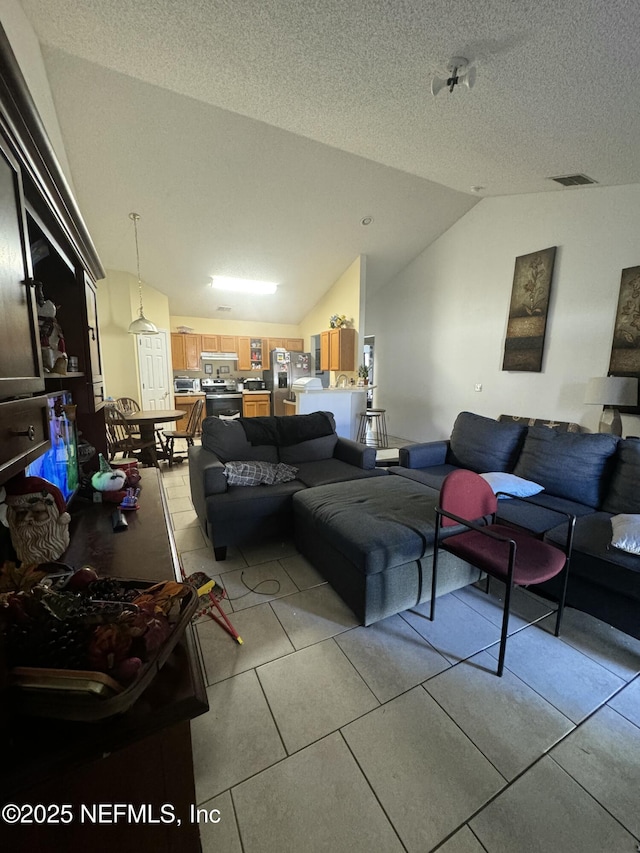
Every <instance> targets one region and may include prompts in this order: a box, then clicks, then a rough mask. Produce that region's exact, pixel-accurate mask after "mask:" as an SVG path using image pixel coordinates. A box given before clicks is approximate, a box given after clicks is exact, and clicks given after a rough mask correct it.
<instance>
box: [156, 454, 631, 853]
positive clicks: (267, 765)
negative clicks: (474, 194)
mask: <svg viewBox="0 0 640 853" xmlns="http://www.w3.org/2000/svg"><path fill="white" fill-rule="evenodd" d="M163 480H164V484H165V487H166V490H167V495H168V503H169V508H170V512H171V513H172V519H173V525H174V529H175V533H176V540H177V543H178V549H179V551H180V553H181V558H182V561H183V565H184V567H185V569H186V571H187V572H193V571H198V570H199V571H204V572H206V573H207V574H209V575H210V576H211V577H214V578H215V579H216V580H217V582H218V583H220V584H222V585H223V586H224V587H225V589H226V590H227V593H228V595H229V599H230V601H229V602H228V603H226V605H225V607H226V609H227V612H228V613H229V616H230V619H231V621H232V622H233V624H234V626H235V627H236V629H237V630H238V631H239V633H240V635H241V636H242V638H243V640H244V644H243V645H242V646H240V645H238V644H237V643H235V642H234V641H233V640H232V638H231V637H230V636H229V635H228V634H227V633H226V632H225V631H224V630H223V629H222V628H220V627H219V626H218V625H217V624H215V623H213V622H212V621H211V620H209V619H206V618H205V619H203V620H200V621H199V622H198V624H197V626H196V631H197V635H198V638H199V643H200V648H201V651H202V657H203V663H204V668H205V673H206V679H207V684H208V685H209V686H208V694H209V704H210V710H209V712H208V713H207V714H205V715H203V716H201V717H198V718H197V719H195V720H193V722H192V736H193V752H194V765H195V775H196V791H197V799H198V805H200V806H202V807H206V808H207V809H215V808H217V809H219V811H220V817H221V819H220V822H219V823H217V824H208V825H204V826H202V827H201V837H202V844H203V850H204V853H214V852H215V853H300V851H302V850H304V851H310V853H315V851H318V853H319V851H331V853H360V851H362V853H364V852H365V851H367V853H370V852H371V851H373V853H396V851H398V853H401V851H408V853H428V851H432V850H439V851H441V853H482V851H485V853H523V851H527V853H529V851H540V853H555V851H560V850H562V851H568V853H573V851H575V853H605V851H606V853H609V851H615V853H635V851H637V850H638V849H640V846H639V844H640V817H639V815H640V810H639V809H638V802H639V800H638V790H640V677H639V672H640V642H639V641H636V640H634V639H632V638H630V637H628V636H626V635H624V634H622V633H620V632H618V631H615V630H614V629H612V628H610V627H608V626H606V625H604V624H603V623H601V622H598V621H597V620H595V619H593V618H591V617H589V616H587V615H585V614H582V613H579V612H578V611H574V610H571V609H569V610H567V613H566V616H565V622H564V628H563V633H562V636H561V637H560V638H556V637H554V636H553V633H552V631H553V621H554V617H552V616H549V615H548V614H549V607H548V605H547V603H546V602H544V601H543V600H542V599H539V598H537V597H536V596H533V595H531V594H529V593H527V592H524V591H521V590H519V591H518V595H517V596H516V602H515V612H516V615H515V616H513V617H512V620H511V626H510V628H511V631H512V636H511V638H510V640H509V642H508V645H507V659H506V670H505V674H504V677H503V678H501V679H499V678H497V677H496V676H495V675H494V674H493V669H494V667H495V664H496V653H497V652H496V648H497V642H498V634H499V618H500V601H499V596H496V597H495V598H494V596H493V594H492V595H491V596H490V597H487V596H486V595H485V594H484V592H482V591H480V590H478V589H476V588H474V587H470V588H467V589H465V590H459V591H457V592H455V593H451V594H449V595H447V596H444V597H442V598H440V599H438V607H437V611H436V621H435V623H431V622H429V620H428V619H427V618H426V617H425V612H426V611H425V609H424V608H417V609H416V610H415V611H414V612H407V613H403V614H400V615H397V616H393V617H391V618H389V619H385V620H384V621H383V622H380V623H378V624H377V625H373V626H371V627H369V628H364V627H362V626H361V625H359V624H358V622H357V620H356V619H355V617H354V616H353V614H352V612H351V611H350V610H349V609H348V608H347V607H346V606H345V605H344V604H343V602H342V601H341V599H340V598H339V597H338V596H337V595H336V594H335V593H334V592H333V590H332V589H331V587H329V585H328V584H326V583H325V582H324V581H323V579H322V577H321V576H320V575H319V574H318V572H317V571H316V570H315V569H314V568H313V566H311V565H310V564H309V563H308V562H307V561H306V560H305V559H304V558H303V557H302V556H301V555H300V554H298V553H297V552H296V550H295V547H294V546H293V544H292V543H291V542H276V543H268V544H266V545H264V546H262V547H257V548H247V549H230V552H229V557H228V559H227V560H226V561H224V562H220V563H218V562H216V561H215V559H214V557H213V551H212V549H211V547H210V546H209V544H208V543H207V542H206V541H205V538H204V537H203V535H202V533H201V532H200V529H199V527H198V523H197V520H196V518H195V513H194V512H193V508H192V506H191V503H190V499H189V496H188V495H189V491H188V488H187V487H188V469H187V466H186V464H183V465H181V466H176V467H175V468H174V469H173V470H168V469H163ZM496 592H499V591H498V590H496ZM531 622H534V623H535V624H530V623H531Z"/></svg>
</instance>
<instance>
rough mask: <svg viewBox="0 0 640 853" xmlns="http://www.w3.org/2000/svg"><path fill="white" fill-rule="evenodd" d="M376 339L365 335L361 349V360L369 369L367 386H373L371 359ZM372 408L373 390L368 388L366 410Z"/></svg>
mask: <svg viewBox="0 0 640 853" xmlns="http://www.w3.org/2000/svg"><path fill="white" fill-rule="evenodd" d="M375 342H376V338H375V335H367V336H366V337H365V339H364V347H363V349H362V360H363V363H364V365H365V366H366V367H368V368H369V385H370V386H372V385H375V359H374V357H373V350H374V347H375ZM372 406H373V388H371V387H370V388H369V390H368V391H367V408H368V409H370V408H371V407H372Z"/></svg>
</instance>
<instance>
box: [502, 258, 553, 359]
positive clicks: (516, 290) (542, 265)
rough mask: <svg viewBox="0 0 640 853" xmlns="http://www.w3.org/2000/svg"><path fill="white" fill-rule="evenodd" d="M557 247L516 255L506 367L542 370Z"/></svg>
mask: <svg viewBox="0 0 640 853" xmlns="http://www.w3.org/2000/svg"><path fill="white" fill-rule="evenodd" d="M556 249H557V247H556V246H550V247H549V248H548V249H540V250H539V251H537V252H531V253H530V254H528V255H520V256H519V257H517V258H516V262H515V269H514V273H513V284H512V287H511V301H510V303H509V319H508V321H507V333H506V336H505V341H504V355H503V361H502V369H503V370H514V371H515V370H517V371H530V372H532V373H540V372H541V371H542V356H543V353H544V340H545V334H546V329H547V313H548V311H549V298H550V295H551V280H552V278H553V267H554V263H555V257H556Z"/></svg>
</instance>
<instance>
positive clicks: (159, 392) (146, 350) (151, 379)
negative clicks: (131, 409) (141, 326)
mask: <svg viewBox="0 0 640 853" xmlns="http://www.w3.org/2000/svg"><path fill="white" fill-rule="evenodd" d="M137 339H138V366H139V369H140V407H141V408H142V409H167V408H169V407H170V405H171V398H170V393H171V377H170V375H169V357H168V349H167V333H166V331H164V330H161V331H160V332H158V334H157V335H138V336H137Z"/></svg>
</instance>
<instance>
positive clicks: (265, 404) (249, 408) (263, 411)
mask: <svg viewBox="0 0 640 853" xmlns="http://www.w3.org/2000/svg"><path fill="white" fill-rule="evenodd" d="M270 414H271V394H255V393H253V394H243V395H242V416H243V417H245V418H261V417H267V416H268V415H270Z"/></svg>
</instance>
